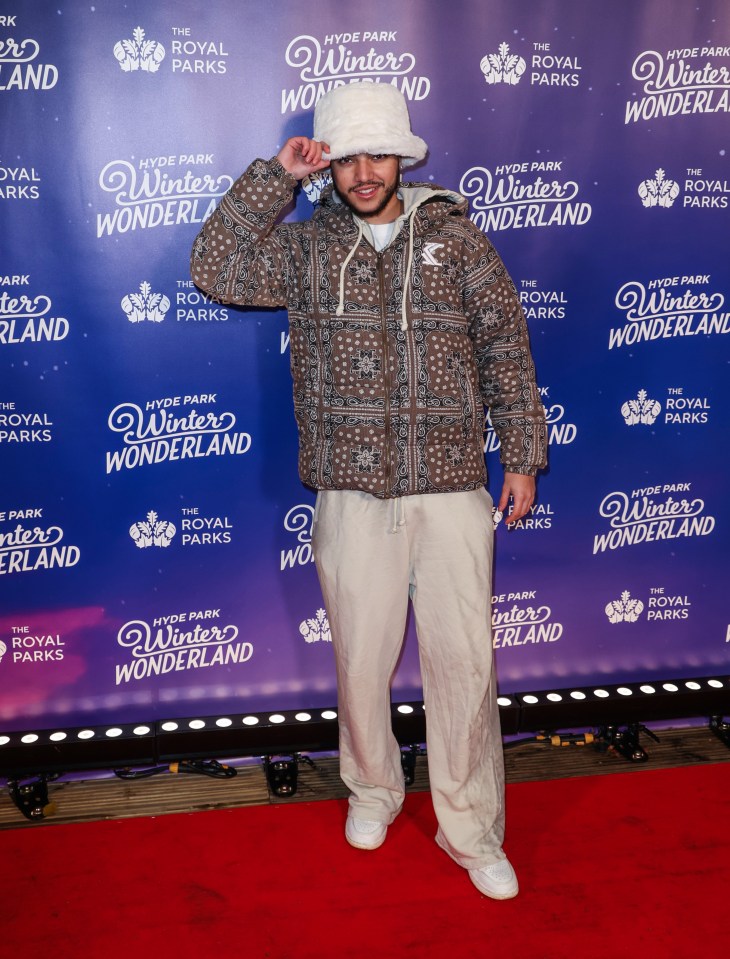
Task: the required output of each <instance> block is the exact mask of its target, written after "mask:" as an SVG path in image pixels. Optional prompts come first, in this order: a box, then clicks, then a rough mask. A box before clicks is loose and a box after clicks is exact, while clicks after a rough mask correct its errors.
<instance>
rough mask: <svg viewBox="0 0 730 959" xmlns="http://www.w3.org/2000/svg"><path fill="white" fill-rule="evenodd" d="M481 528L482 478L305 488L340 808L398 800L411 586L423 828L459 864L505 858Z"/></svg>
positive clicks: (382, 811) (390, 810)
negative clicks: (397, 704)
mask: <svg viewBox="0 0 730 959" xmlns="http://www.w3.org/2000/svg"><path fill="white" fill-rule="evenodd" d="M493 538H494V526H493V521H492V499H491V497H490V495H489V493H488V492H487V491H486V490H485V489H479V490H474V491H470V492H459V493H432V494H426V495H417V496H407V497H401V498H398V499H393V500H381V499H377V498H376V497H374V496H371V495H370V494H369V493H361V492H358V491H355V490H332V491H330V490H327V491H322V492H320V493H319V494H318V497H317V505H316V507H315V514H314V528H313V535H312V546H313V552H314V558H315V563H316V566H317V572H318V574H319V580H320V584H321V587H322V593H323V595H324V601H325V606H326V609H327V616H328V619H329V624H330V630H331V633H332V644H333V647H334V653H335V662H336V667H337V688H338V700H339V706H338V711H339V726H340V775H341V776H342V779H343V780H344V782H345V784H346V785H347V786H348V788H349V789H350V791H351V795H350V810H351V814H352V815H353V816H355V817H357V818H358V819H369V820H375V821H378V822H384V823H391V822H392V821H393V820H394V819H395V817H396V816H397V815H398V813H399V811H400V809H401V806H402V805H403V799H404V795H405V788H404V782H403V770H402V766H401V759H400V749H399V746H398V742H397V740H396V739H395V737H394V735H393V731H392V728H391V721H390V683H391V679H392V676H393V672H394V670H395V666H396V662H397V660H398V656H399V653H400V651H401V647H402V645H403V640H404V633H405V625H406V613H407V608H408V599H409V596H410V599H411V601H412V603H413V609H414V612H415V618H416V631H417V634H418V645H419V654H420V661H421V674H422V679H423V694H424V702H425V707H426V730H427V732H426V741H427V749H428V771H429V778H430V783H431V794H432V798H433V805H434V809H435V811H436V816H437V819H438V823H439V828H438V832H437V835H436V842H437V843H438V844H439V845H440V846H441V848H442V849H444V850H445V851H446V852H447V853H448V854H449V855H450V856H451V857H452V858H453V859H455V860H456V862H458V863H459V865H461V866H464V867H465V868H467V869H477V868H481V867H482V866H488V865H491V864H492V863H494V862H496V861H498V860H499V859H503V858H504V853H503V852H502V839H503V835H504V762H503V754H502V739H501V733H500V726H499V715H498V710H497V694H496V682H495V678H494V673H493V670H492V637H491V626H490V618H491V573H492V544H493Z"/></svg>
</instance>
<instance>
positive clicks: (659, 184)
mask: <svg viewBox="0 0 730 959" xmlns="http://www.w3.org/2000/svg"><path fill="white" fill-rule="evenodd" d="M637 192H638V194H639V196H640V197H641V202H642V203H643V204H644V206H664V207H670V206H671V205H672V204H673V203H674V201H675V200H676V199H677V197H678V196H679V184H678V183H677V182H676V181H675V180H667V179H665V178H664V170H661V169H660V170H657V171H656V174H655V179H654V180H642V181H641V183H640V184H639V188H638V190H637Z"/></svg>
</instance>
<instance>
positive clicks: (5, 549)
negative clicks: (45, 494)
mask: <svg viewBox="0 0 730 959" xmlns="http://www.w3.org/2000/svg"><path fill="white" fill-rule="evenodd" d="M65 535H66V534H65V532H64V530H63V529H62V528H61V527H60V526H56V525H53V524H51V525H49V524H48V522H47V521H46V519H45V517H44V516H43V507H29V508H26V509H9V510H0V576H4V575H10V574H13V573H33V572H36V571H37V570H40V569H64V568H70V567H71V566H75V565H76V564H77V563H78V561H79V558H80V556H81V550H80V549H79V547H78V546H74V545H72V544H70V543H67V542H64V539H65Z"/></svg>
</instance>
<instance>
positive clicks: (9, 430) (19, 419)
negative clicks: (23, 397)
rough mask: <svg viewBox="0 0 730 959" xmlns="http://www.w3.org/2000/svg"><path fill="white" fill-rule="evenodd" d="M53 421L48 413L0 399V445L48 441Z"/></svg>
mask: <svg viewBox="0 0 730 959" xmlns="http://www.w3.org/2000/svg"><path fill="white" fill-rule="evenodd" d="M52 429H53V421H52V420H51V418H50V417H49V415H48V413H45V412H43V413H40V412H37V411H34V412H29V411H28V410H21V409H18V408H17V403H14V402H7V403H3V402H2V401H1V400H0V445H2V444H3V443H8V444H12V443H50V442H51V440H52V439H53V433H52Z"/></svg>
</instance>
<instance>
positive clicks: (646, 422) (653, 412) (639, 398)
mask: <svg viewBox="0 0 730 959" xmlns="http://www.w3.org/2000/svg"><path fill="white" fill-rule="evenodd" d="M661 411H662V404H661V403H659V402H657V401H656V400H652V399H651V398H650V397H649V395H648V393H647V392H646V390H639V392H638V393H637V394H636V399H635V400H627V401H626V402H625V403H624V404H623V406H622V407H621V415H622V416H623V418H624V422H625V423H626V425H627V426H637V425H638V424H641V425H643V426H652V425H653V424H654V423H655V422H656V418H657V416H659V414H660V413H661Z"/></svg>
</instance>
